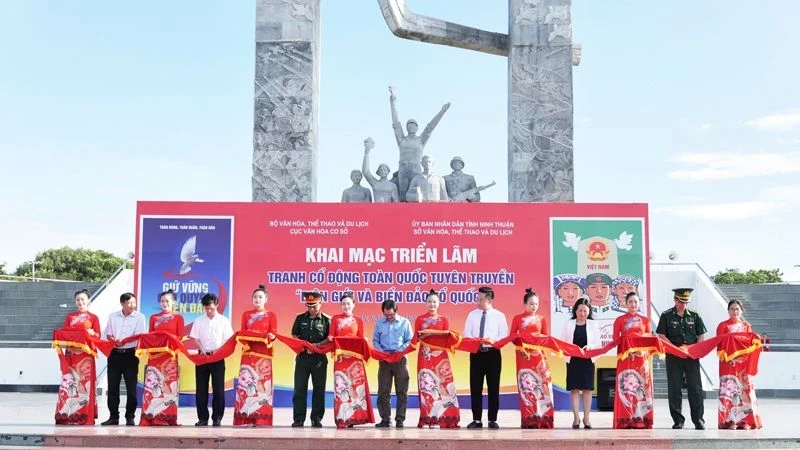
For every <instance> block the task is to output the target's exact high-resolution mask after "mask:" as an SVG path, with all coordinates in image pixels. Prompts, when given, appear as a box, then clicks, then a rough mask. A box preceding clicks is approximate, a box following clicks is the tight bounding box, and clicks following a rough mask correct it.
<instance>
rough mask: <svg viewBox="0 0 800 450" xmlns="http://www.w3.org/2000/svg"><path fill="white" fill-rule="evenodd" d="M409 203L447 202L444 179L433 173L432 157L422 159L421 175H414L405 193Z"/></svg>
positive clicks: (427, 156) (426, 156)
mask: <svg viewBox="0 0 800 450" xmlns="http://www.w3.org/2000/svg"><path fill="white" fill-rule="evenodd" d="M406 198H407V201H409V202H448V201H450V199H449V198H448V197H447V189H446V188H445V183H444V178H442V177H440V176H439V175H436V174H435V173H433V157H432V156H429V155H425V156H423V157H422V173H418V174H416V175H414V178H412V179H411V183H409V185H408V192H407V193H406Z"/></svg>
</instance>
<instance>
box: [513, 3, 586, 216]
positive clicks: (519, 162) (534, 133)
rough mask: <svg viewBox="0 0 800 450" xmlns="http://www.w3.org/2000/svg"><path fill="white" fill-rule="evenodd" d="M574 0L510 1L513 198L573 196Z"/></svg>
mask: <svg viewBox="0 0 800 450" xmlns="http://www.w3.org/2000/svg"><path fill="white" fill-rule="evenodd" d="M570 4H571V0H540V1H536V2H531V1H530V0H509V25H508V31H509V49H508V76H509V84H508V195H509V198H508V200H509V201H511V202H572V201H574V182H573V158H572V150H573V148H572V132H573V106H572V64H573V59H572V25H571V13H570Z"/></svg>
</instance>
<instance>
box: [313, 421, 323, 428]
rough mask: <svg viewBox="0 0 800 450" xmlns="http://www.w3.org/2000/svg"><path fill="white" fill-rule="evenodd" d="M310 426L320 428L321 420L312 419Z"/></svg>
mask: <svg viewBox="0 0 800 450" xmlns="http://www.w3.org/2000/svg"><path fill="white" fill-rule="evenodd" d="M311 426H312V427H314V428H322V422H320V421H318V420H314V421H312V422H311Z"/></svg>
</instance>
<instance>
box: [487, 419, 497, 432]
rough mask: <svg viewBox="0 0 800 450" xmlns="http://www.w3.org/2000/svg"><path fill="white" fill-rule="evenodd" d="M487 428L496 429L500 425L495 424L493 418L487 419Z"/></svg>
mask: <svg viewBox="0 0 800 450" xmlns="http://www.w3.org/2000/svg"><path fill="white" fill-rule="evenodd" d="M489 429H490V430H498V429H500V425H498V424H497V422H495V421H494V420H491V421H489Z"/></svg>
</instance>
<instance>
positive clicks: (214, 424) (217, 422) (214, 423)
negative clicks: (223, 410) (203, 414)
mask: <svg viewBox="0 0 800 450" xmlns="http://www.w3.org/2000/svg"><path fill="white" fill-rule="evenodd" d="M211 426H212V427H221V426H222V421H221V420H213V421H211Z"/></svg>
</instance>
